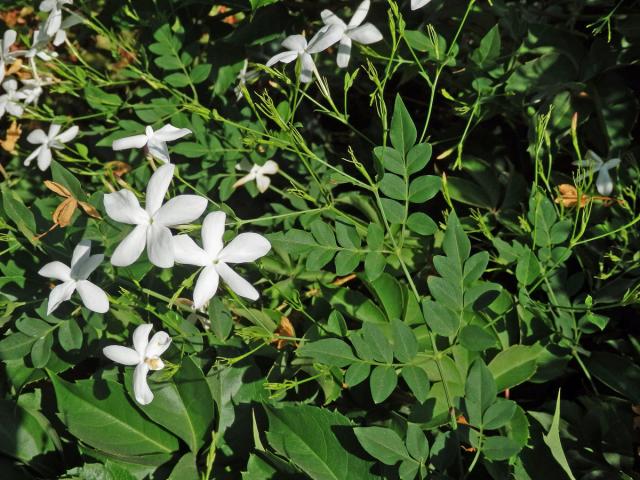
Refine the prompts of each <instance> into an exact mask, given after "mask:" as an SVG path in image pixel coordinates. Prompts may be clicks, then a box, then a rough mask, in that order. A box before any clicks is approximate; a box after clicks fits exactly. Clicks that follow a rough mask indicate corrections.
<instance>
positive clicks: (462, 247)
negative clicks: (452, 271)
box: [442, 212, 471, 265]
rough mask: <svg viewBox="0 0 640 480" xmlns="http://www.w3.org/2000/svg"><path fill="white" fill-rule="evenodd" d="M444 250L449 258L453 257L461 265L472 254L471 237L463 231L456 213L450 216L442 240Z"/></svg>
mask: <svg viewBox="0 0 640 480" xmlns="http://www.w3.org/2000/svg"><path fill="white" fill-rule="evenodd" d="M442 249H443V250H444V253H446V254H447V257H451V259H452V260H453V261H454V262H455V263H456V264H459V265H462V264H463V263H464V261H465V260H466V259H467V258H469V253H470V252H471V242H470V241H469V237H467V234H466V233H465V231H464V230H463V229H462V225H460V221H459V220H458V217H457V216H456V214H455V213H454V212H451V213H450V214H449V219H448V221H447V230H446V231H445V233H444V239H443V240H442Z"/></svg>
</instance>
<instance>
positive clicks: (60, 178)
mask: <svg viewBox="0 0 640 480" xmlns="http://www.w3.org/2000/svg"><path fill="white" fill-rule="evenodd" d="M51 177H52V178H53V181H54V182H57V183H59V184H61V185H63V186H65V187H67V188H68V189H69V191H70V192H71V193H72V194H73V196H74V197H76V198H77V199H78V200H80V201H83V202H86V201H87V200H88V199H87V195H86V194H85V193H84V190H82V184H81V183H80V180H78V179H77V178H76V177H75V175H74V174H73V173H71V172H70V171H69V170H67V169H66V168H64V167H63V166H62V165H60V164H59V163H58V162H57V161H55V160H53V161H52V162H51Z"/></svg>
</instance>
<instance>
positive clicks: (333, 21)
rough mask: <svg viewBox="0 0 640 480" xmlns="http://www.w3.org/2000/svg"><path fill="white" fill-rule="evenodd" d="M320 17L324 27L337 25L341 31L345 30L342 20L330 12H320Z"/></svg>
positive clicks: (345, 26) (345, 25)
mask: <svg viewBox="0 0 640 480" xmlns="http://www.w3.org/2000/svg"><path fill="white" fill-rule="evenodd" d="M320 17H322V22H323V23H324V24H325V25H339V26H341V27H342V28H343V29H346V28H347V24H346V23H344V22H343V21H342V19H341V18H340V17H339V16H337V15H336V14H335V13H333V12H332V11H331V10H323V11H321V12H320Z"/></svg>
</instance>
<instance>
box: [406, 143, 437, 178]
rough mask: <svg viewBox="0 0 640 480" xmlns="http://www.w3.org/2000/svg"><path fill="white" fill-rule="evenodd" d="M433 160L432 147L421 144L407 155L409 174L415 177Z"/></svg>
mask: <svg viewBox="0 0 640 480" xmlns="http://www.w3.org/2000/svg"><path fill="white" fill-rule="evenodd" d="M429 160H431V145H430V144H428V143H419V144H417V145H415V146H414V147H413V148H412V149H411V150H409V153H407V173H408V174H409V175H413V174H414V173H418V172H419V171H420V170H422V169H423V168H424V167H425V166H426V165H427V163H429Z"/></svg>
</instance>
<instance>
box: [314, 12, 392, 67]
mask: <svg viewBox="0 0 640 480" xmlns="http://www.w3.org/2000/svg"><path fill="white" fill-rule="evenodd" d="M370 6H371V2H370V1H369V0H364V1H363V2H362V3H361V4H360V5H359V6H358V8H357V9H356V11H355V13H354V14H353V17H351V20H350V21H349V24H348V25H347V24H346V23H344V22H343V21H342V19H341V18H340V17H338V16H337V15H336V14H335V13H333V12H332V11H331V10H323V11H322V13H321V14H320V15H321V16H322V21H323V22H324V23H325V25H336V26H338V27H339V28H340V31H341V32H342V38H341V39H340V45H339V47H338V62H337V63H338V67H340V68H345V67H346V66H347V65H349V58H350V57H351V42H352V41H354V42H357V43H361V44H363V45H369V44H370V43H376V42H379V41H380V40H382V33H380V30H378V29H377V28H376V27H375V26H374V25H373V24H372V23H369V22H367V23H365V24H364V25H362V22H363V21H364V18H365V17H366V16H367V13H369V7H370Z"/></svg>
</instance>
